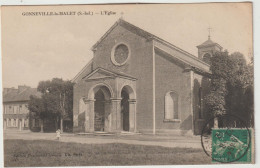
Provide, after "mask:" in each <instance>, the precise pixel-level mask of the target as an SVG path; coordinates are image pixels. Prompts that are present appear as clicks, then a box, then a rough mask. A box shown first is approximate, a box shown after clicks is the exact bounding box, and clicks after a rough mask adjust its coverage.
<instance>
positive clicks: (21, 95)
mask: <svg viewBox="0 0 260 168" xmlns="http://www.w3.org/2000/svg"><path fill="white" fill-rule="evenodd" d="M31 95H33V96H36V97H41V93H40V92H38V91H37V89H36V88H30V87H28V88H26V89H24V90H22V91H20V92H19V90H18V89H12V90H10V91H9V92H8V93H5V94H3V102H4V103H5V102H18V101H29V100H30V96H31Z"/></svg>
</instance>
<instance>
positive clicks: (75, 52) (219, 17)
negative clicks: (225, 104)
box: [2, 3, 252, 87]
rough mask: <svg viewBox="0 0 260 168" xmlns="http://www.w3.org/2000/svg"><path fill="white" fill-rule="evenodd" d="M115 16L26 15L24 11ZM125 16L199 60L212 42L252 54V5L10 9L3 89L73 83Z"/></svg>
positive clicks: (4, 39)
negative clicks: (200, 47)
mask: <svg viewBox="0 0 260 168" xmlns="http://www.w3.org/2000/svg"><path fill="white" fill-rule="evenodd" d="M101 10H109V11H115V12H116V13H117V14H116V15H111V16H101V15H94V16H22V13H23V12H41V11H45V12H51V11H55V12H63V11H64V12H65V11H76V12H79V11H93V12H99V11H101ZM121 12H124V19H125V20H126V21H128V22H130V23H132V24H134V25H136V26H138V27H140V28H142V29H144V30H146V31H148V32H150V33H153V34H155V35H156V36H159V37H160V38H162V39H164V40H166V41H169V42H171V43H172V44H174V45H176V46H178V47H180V48H182V49H184V50H186V51H188V52H190V53H191V54H193V55H195V56H197V48H196V46H197V45H199V44H201V43H203V42H204V41H206V40H207V36H208V30H207V28H208V27H209V26H210V27H212V28H213V31H212V33H211V37H212V40H213V41H215V42H217V43H219V44H220V45H221V46H222V47H223V48H224V49H228V51H229V52H231V53H232V52H234V51H239V52H241V53H243V54H244V55H245V56H248V53H249V50H250V49H252V11H251V4H249V3H218V4H213V3H211V4H196V5H195V4H178V5H176V4H171V5H123V6H119V5H114V6H110V5H103V6H101V5H100V6H94V5H80V6H79V5H73V6H42V7H36V6H27V7H25V6H24V7H22V6H19V7H16V6H14V7H4V8H3V10H2V57H3V61H2V64H3V87H17V85H23V84H25V85H29V86H32V87H37V85H38V82H39V81H41V80H47V79H52V78H53V77H61V78H63V79H72V78H73V77H74V76H75V75H76V74H77V73H78V72H79V71H80V70H81V69H82V67H83V66H84V65H85V64H87V62H88V61H89V60H90V59H91V58H92V51H91V50H90V48H91V47H92V45H94V44H95V42H96V41H97V40H99V38H100V37H101V36H102V35H103V34H104V33H105V32H106V31H107V30H108V29H109V28H110V27H111V26H112V25H113V24H114V23H115V21H116V20H117V19H118V18H119V17H120V16H121V15H120V13H121Z"/></svg>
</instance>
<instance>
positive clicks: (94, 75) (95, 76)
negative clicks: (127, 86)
mask: <svg viewBox="0 0 260 168" xmlns="http://www.w3.org/2000/svg"><path fill="white" fill-rule="evenodd" d="M103 78H115V75H114V74H113V73H110V72H106V71H104V70H102V69H98V70H96V71H94V72H92V73H91V74H89V75H87V76H86V77H85V78H84V79H86V80H96V79H103Z"/></svg>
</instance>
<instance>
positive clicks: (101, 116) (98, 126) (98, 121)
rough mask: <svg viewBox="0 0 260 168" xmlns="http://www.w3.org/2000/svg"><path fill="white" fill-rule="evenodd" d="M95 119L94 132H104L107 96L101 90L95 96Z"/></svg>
mask: <svg viewBox="0 0 260 168" xmlns="http://www.w3.org/2000/svg"><path fill="white" fill-rule="evenodd" d="M94 106H95V107H94V109H95V118H94V130H95V131H104V128H105V96H104V93H103V91H102V90H101V89H99V90H98V91H97V92H96V94H95V104H94Z"/></svg>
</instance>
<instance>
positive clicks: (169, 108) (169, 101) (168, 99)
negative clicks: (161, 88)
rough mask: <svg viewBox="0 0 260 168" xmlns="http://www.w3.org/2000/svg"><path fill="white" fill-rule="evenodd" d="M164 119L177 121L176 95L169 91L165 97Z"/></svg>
mask: <svg viewBox="0 0 260 168" xmlns="http://www.w3.org/2000/svg"><path fill="white" fill-rule="evenodd" d="M165 119H166V120H174V119H177V120H178V119H179V112H178V94H177V93H176V92H173V91H170V92H168V93H166V95H165Z"/></svg>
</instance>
